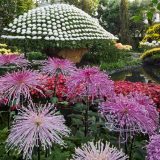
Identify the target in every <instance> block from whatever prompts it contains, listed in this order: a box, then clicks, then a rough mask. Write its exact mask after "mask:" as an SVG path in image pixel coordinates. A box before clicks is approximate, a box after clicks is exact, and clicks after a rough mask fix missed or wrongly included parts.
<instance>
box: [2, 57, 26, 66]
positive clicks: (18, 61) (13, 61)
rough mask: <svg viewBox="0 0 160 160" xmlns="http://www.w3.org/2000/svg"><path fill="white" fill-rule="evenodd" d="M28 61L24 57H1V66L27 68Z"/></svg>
mask: <svg viewBox="0 0 160 160" xmlns="http://www.w3.org/2000/svg"><path fill="white" fill-rule="evenodd" d="M27 64H28V61H27V60H26V59H25V58H24V56H22V55H17V54H11V55H0V66H4V65H16V66H19V67H24V66H27Z"/></svg>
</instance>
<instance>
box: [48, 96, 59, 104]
mask: <svg viewBox="0 0 160 160" xmlns="http://www.w3.org/2000/svg"><path fill="white" fill-rule="evenodd" d="M50 100H51V103H53V104H55V103H57V102H58V98H57V97H52V98H51V99H50Z"/></svg>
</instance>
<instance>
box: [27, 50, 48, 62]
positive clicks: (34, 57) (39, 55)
mask: <svg viewBox="0 0 160 160" xmlns="http://www.w3.org/2000/svg"><path fill="white" fill-rule="evenodd" d="M27 58H28V59H29V60H30V61H31V60H44V59H45V58H46V55H45V54H42V53H41V52H29V53H27Z"/></svg>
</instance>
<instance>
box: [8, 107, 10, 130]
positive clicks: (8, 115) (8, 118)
mask: <svg viewBox="0 0 160 160" xmlns="http://www.w3.org/2000/svg"><path fill="white" fill-rule="evenodd" d="M7 123H8V130H9V129H10V109H9V110H8V122H7Z"/></svg>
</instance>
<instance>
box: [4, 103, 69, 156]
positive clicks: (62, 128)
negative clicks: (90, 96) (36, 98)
mask: <svg viewBox="0 0 160 160" xmlns="http://www.w3.org/2000/svg"><path fill="white" fill-rule="evenodd" d="M69 133H70V130H69V129H68V128H67V126H66V125H65V119H64V117H63V116H62V115H59V114H58V112H56V110H55V109H54V106H53V105H52V104H45V105H37V106H36V105H33V106H31V105H29V106H28V107H22V109H21V110H20V111H19V113H18V115H17V116H16V118H15V120H14V122H13V125H12V127H11V130H10V134H9V137H8V139H7V145H6V147H7V148H8V150H11V149H17V150H18V151H19V153H23V158H24V159H25V158H26V159H32V153H33V150H34V148H36V147H40V146H41V147H42V148H43V149H44V150H46V149H47V150H49V151H50V150H51V147H52V144H53V143H57V144H60V145H65V144H64V141H63V140H62V137H63V136H68V135H69Z"/></svg>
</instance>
